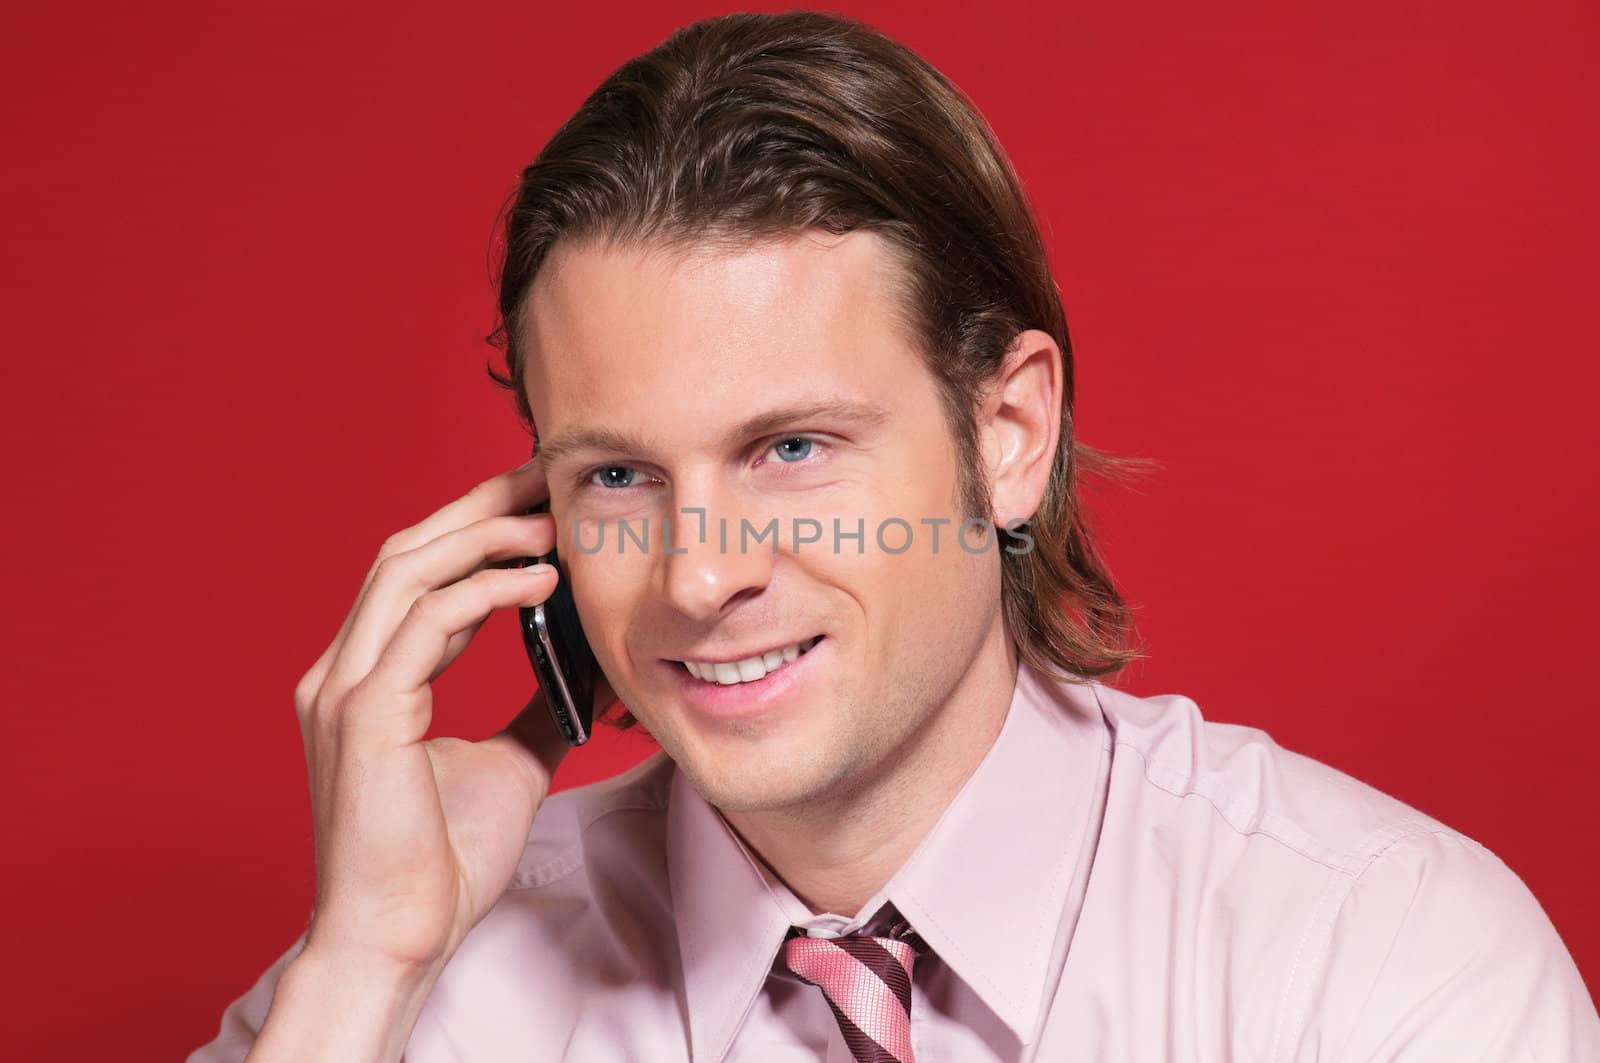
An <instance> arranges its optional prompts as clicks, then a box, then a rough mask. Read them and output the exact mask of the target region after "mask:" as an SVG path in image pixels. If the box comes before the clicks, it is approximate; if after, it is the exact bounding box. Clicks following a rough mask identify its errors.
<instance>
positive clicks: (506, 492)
mask: <svg viewBox="0 0 1600 1063" xmlns="http://www.w3.org/2000/svg"><path fill="white" fill-rule="evenodd" d="M548 494H549V491H548V480H547V478H546V476H545V473H544V470H543V468H541V467H540V465H539V464H538V463H537V462H534V461H532V460H530V461H526V462H524V463H523V464H521V465H519V466H518V467H517V468H515V469H509V470H507V471H505V472H502V473H499V474H498V475H496V476H492V477H490V478H489V479H487V480H484V481H483V482H481V483H479V484H477V485H476V486H475V487H473V488H472V489H471V490H470V491H468V492H467V493H466V494H465V495H462V496H461V497H460V498H458V499H456V500H455V501H454V502H451V503H449V504H448V505H446V506H443V507H442V508H440V509H438V510H437V511H435V512H434V513H432V514H430V515H429V516H427V517H426V518H424V519H423V520H421V521H419V522H418V523H416V524H413V525H412V526H411V527H409V528H406V529H404V530H403V531H399V532H396V533H395V534H394V535H391V536H390V537H389V538H388V539H387V540H386V541H385V542H384V544H383V546H382V547H381V548H380V549H379V551H378V557H377V559H376V560H374V561H373V563H372V567H371V568H369V569H368V570H367V575H366V578H365V579H363V580H362V583H361V588H360V589H359V590H358V591H357V592H356V596H355V601H354V602H353V603H352V604H351V606H350V610H349V612H347V613H345V617H344V620H343V622H342V623H341V624H340V625H339V630H338V632H337V633H336V634H335V635H334V636H333V641H332V642H330V643H329V644H328V647H327V649H325V650H323V652H322V655H321V656H320V657H318V658H317V660H316V662H315V663H313V664H312V666H311V668H310V669H309V670H307V672H306V674H305V676H304V677H302V679H301V681H300V684H299V686H297V688H296V690H297V698H298V696H299V692H300V691H302V690H303V691H304V695H305V699H306V700H309V699H310V698H314V697H316V696H317V695H318V694H319V693H320V692H321V690H322V686H323V684H324V683H325V682H326V681H327V676H328V673H329V671H330V670H331V668H332V666H333V662H334V660H336V659H337V657H338V655H339V651H340V649H341V648H342V647H343V645H344V641H345V639H346V638H347V637H348V635H349V633H350V629H351V627H353V626H354V624H355V619H356V617H357V616H358V615H360V612H361V604H362V602H363V600H364V599H365V598H366V596H367V591H368V590H369V589H370V588H371V586H372V581H373V579H374V578H375V577H376V576H377V573H378V569H379V566H380V565H382V563H383V562H384V560H385V559H386V558H388V557H390V556H392V555H394V554H398V553H403V552H404V551H406V550H410V549H414V548H415V547H416V546H418V545H420V544H422V543H424V542H427V541H428V540H430V539H434V538H437V537H438V536H439V535H440V534H442V533H443V532H445V531H449V530H453V529H455V528H458V527H462V526H465V525H466V524H469V523H471V522H473V521H475V520H478V519H481V518H482V517H484V516H490V515H496V514H500V513H524V512H526V511H527V510H529V509H531V508H532V507H533V506H534V505H535V504H537V503H538V502H539V501H541V500H542V499H544V498H545V497H547V496H548ZM497 507H498V508H497Z"/></svg>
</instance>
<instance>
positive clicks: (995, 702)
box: [723, 626, 1017, 917]
mask: <svg viewBox="0 0 1600 1063" xmlns="http://www.w3.org/2000/svg"><path fill="white" fill-rule="evenodd" d="M1016 676H1017V655H1016V649H1015V647H1014V646H1013V645H1012V643H1011V640H1010V638H1009V636H1007V635H1006V634H1005V632H1004V629H1003V626H1002V627H999V628H998V630H996V631H995V632H992V633H991V636H990V637H988V638H987V639H985V641H984V643H983V644H982V648H981V650H980V651H979V653H978V656H977V657H976V658H974V660H973V662H972V667H970V668H969V669H967V670H966V672H965V673H964V674H963V676H962V678H961V680H960V681H959V682H958V684H957V685H956V686H955V688H953V689H952V690H951V691H950V693H949V695H948V696H947V697H946V698H945V699H944V702H943V703H942V704H941V705H939V706H937V707H935V708H934V709H933V710H932V711H930V712H928V713H927V714H926V715H925V716H924V718H923V722H922V724H921V725H920V726H919V727H917V729H916V730H915V731H913V732H912V734H911V735H910V736H909V737H908V738H907V740H906V741H905V742H904V743H903V744H902V745H900V746H899V747H897V748H895V749H894V750H892V751H891V752H890V754H889V756H887V757H885V758H882V760H881V761H880V763H879V764H878V765H876V766H875V767H874V768H873V769H872V770H870V771H869V772H866V773H864V774H863V775H862V776H861V777H858V778H856V779H852V780H851V781H850V785H849V789H848V792H842V793H839V794H837V795H832V796H829V797H828V798H825V799H823V800H818V801H811V802H808V803H807V804H806V805H805V806H803V807H801V808H797V809H784V810H782V811H780V812H763V813H724V814H723V818H724V819H726V820H727V822H728V824H729V825H730V826H731V827H733V829H734V830H735V831H737V832H738V833H739V836H740V837H741V838H743V839H744V842H745V844H746V845H748V846H749V847H750V848H751V850H752V851H754V852H755V853H756V854H757V855H759V856H760V857H761V859H762V860H763V861H764V862H765V863H766V865H767V867H768V868H770V869H771V871H772V873H773V874H774V875H776V876H777V877H778V878H779V879H781V880H782V881H783V882H784V884H785V885H787V886H788V887H789V889H790V890H791V891H792V892H793V893H794V895H795V896H796V897H798V898H799V899H800V900H801V902H802V903H804V904H805V905H807V906H808V907H809V908H810V909H811V911H812V913H813V914H822V913H834V914H838V915H844V916H850V917H854V916H855V915H858V914H866V915H870V914H871V913H862V912H861V908H862V906H864V905H865V904H866V903H867V901H869V900H871V899H872V897H873V896H874V895H875V894H876V893H877V892H878V891H879V890H881V889H882V888H883V887H884V885H885V884H886V883H887V882H888V881H889V879H890V878H892V877H893V876H894V873H895V872H896V871H898V870H899V869H900V867H901V865H902V864H904V863H905V862H906V860H907V859H908V858H909V857H910V856H911V854H912V853H913V852H914V851H915V850H916V848H917V846H918V845H919V844H921V842H922V839H923V838H925V837H926V836H927V834H928V832H929V831H930V830H932V829H933V825H934V824H935V823H937V822H938V821H939V817H940V816H942V815H943V814H944V811H945V809H946V808H948V807H949V806H950V802H951V801H952V800H954V799H955V796H956V794H957V793H958V792H959V791H960V790H961V788H962V786H963V785H965V784H966V781H967V780H968V779H969V778H971V777H972V773H973V772H974V771H975V770H976V769H977V767H978V764H979V763H980V762H981V761H982V760H983V758H984V755H985V754H987V753H988V751H989V749H990V747H991V746H993V745H994V740H995V738H996V737H997V736H998V735H999V734H1000V728H1001V726H1002V725H1003V724H1004V723H1005V718H1006V712H1007V710H1008V709H1009V708H1010V706H1011V699H1012V695H1013V691H1014V689H1015V684H1016Z"/></svg>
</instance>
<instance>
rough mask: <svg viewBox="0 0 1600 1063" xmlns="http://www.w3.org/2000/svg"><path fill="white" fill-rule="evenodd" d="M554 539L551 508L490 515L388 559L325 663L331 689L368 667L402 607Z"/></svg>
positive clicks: (343, 685) (355, 678) (533, 551)
mask: <svg viewBox="0 0 1600 1063" xmlns="http://www.w3.org/2000/svg"><path fill="white" fill-rule="evenodd" d="M555 541H556V529H555V520H554V519H553V518H552V517H550V515H549V514H544V513H541V514H538V515H537V516H533V517H522V516H516V517H513V516H499V517H488V518H485V519H483V520H480V521H478V522H477V523H475V524H471V525H468V526H467V527H465V528H458V529H456V530H455V531H452V532H447V533H445V534H444V535H441V536H439V538H437V539H434V540H432V541H430V542H428V543H426V544H424V545H422V546H419V547H417V548H416V549H415V550H409V551H407V552H405V553H403V554H396V555H394V556H393V557H390V558H388V559H386V560H385V561H384V562H383V564H382V565H381V566H380V571H379V573H378V575H377V576H376V577H375V578H374V579H373V581H372V584H371V586H369V587H368V588H367V593H366V596H365V597H364V599H363V600H362V605H361V610H360V613H359V614H358V615H357V616H356V618H355V621H354V623H353V624H352V625H351V627H350V631H349V633H348V634H347V635H346V636H345V640H344V644H343V645H342V646H341V647H340V649H339V653H338V656H337V657H336V658H335V659H334V662H333V664H332V665H331V666H330V668H329V679H328V682H329V683H330V684H331V686H330V689H331V690H332V691H334V692H338V691H341V690H345V689H348V688H349V687H351V686H354V685H355V684H356V683H358V682H359V681H360V680H361V677H362V676H364V675H366V674H367V672H369V671H371V670H372V666H373V665H374V664H376V663H377V660H378V656H379V655H380V654H381V653H382V652H383V648H384V646H385V645H387V644H388V642H389V640H390V639H391V638H393V637H394V633H395V631H396V630H397V629H398V628H399V626H400V624H401V622H402V620H403V618H404V617H405V614H406V610H408V609H409V608H411V605H412V603H413V602H415V601H416V600H417V599H418V598H419V597H421V596H422V595H424V594H427V593H428V592H430V591H433V590H435V589H437V588H440V587H444V586H446V585H448V584H451V583H455V582H457V581H458V580H461V579H464V578H466V577H468V576H470V575H472V574H473V573H474V572H476V571H480V570H484V569H483V565H484V562H485V561H487V560H489V559H491V558H512V557H532V556H537V555H539V554H544V553H548V552H549V551H550V549H551V548H552V547H553V546H554V545H555ZM490 571H510V572H516V571H518V570H516V569H504V570H499V569H497V570H490ZM442 659H443V655H441V660H442ZM443 663H448V661H444V662H443Z"/></svg>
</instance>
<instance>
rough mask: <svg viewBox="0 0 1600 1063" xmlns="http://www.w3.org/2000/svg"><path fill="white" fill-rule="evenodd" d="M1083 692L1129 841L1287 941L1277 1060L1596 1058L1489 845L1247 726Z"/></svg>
mask: <svg viewBox="0 0 1600 1063" xmlns="http://www.w3.org/2000/svg"><path fill="white" fill-rule="evenodd" d="M1095 693H1096V696H1097V698H1098V699H1099V701H1100V705H1101V709H1102V712H1103V713H1104V714H1105V717H1106V720H1107V723H1108V726H1109V727H1110V728H1111V729H1112V731H1113V732H1114V736H1113V739H1112V741H1113V749H1114V754H1113V765H1114V766H1113V791H1112V799H1113V800H1114V801H1120V802H1121V804H1122V812H1123V815H1124V818H1123V820H1122V823H1123V824H1124V827H1125V829H1126V830H1127V831H1128V832H1129V833H1130V834H1132V835H1134V836H1135V840H1134V841H1133V842H1132V843H1131V844H1133V845H1136V846H1137V845H1149V844H1167V846H1168V849H1169V850H1170V851H1175V852H1178V853H1181V854H1182V859H1184V860H1187V861H1191V862H1192V863H1191V865H1190V870H1191V871H1192V870H1195V869H1203V871H1204V873H1203V874H1196V875H1194V876H1192V877H1193V878H1196V879H1200V880H1203V881H1205V882H1206V883H1208V884H1209V885H1208V889H1209V890H1210V891H1211V898H1212V900H1214V901H1216V902H1218V903H1220V904H1224V905H1226V904H1229V903H1231V902H1233V901H1237V900H1240V899H1242V898H1247V899H1248V900H1249V902H1250V903H1249V904H1248V905H1244V906H1241V907H1240V909H1239V910H1247V911H1251V912H1256V913H1271V915H1263V916H1262V917H1263V918H1270V919H1281V920H1282V922H1281V924H1280V926H1279V928H1280V929H1285V930H1286V929H1288V928H1289V927H1291V926H1292V927H1293V928H1294V930H1293V933H1291V934H1286V935H1285V937H1284V940H1283V942H1282V943H1281V944H1282V945H1284V946H1288V947H1287V951H1286V952H1284V953H1283V955H1282V956H1281V957H1280V958H1281V959H1282V960H1283V964H1284V965H1283V966H1282V968H1281V969H1280V975H1281V992H1282V995H1281V997H1280V998H1279V1007H1278V1008H1277V1009H1276V1023H1277V1031H1278V1033H1277V1038H1276V1039H1275V1044H1276V1046H1277V1047H1283V1046H1284V1044H1285V1042H1287V1043H1290V1044H1294V1045H1298V1046H1299V1047H1300V1048H1301V1049H1303V1050H1307V1051H1309V1054H1310V1055H1311V1056H1315V1057H1317V1058H1322V1057H1324V1056H1325V1057H1328V1058H1335V1057H1336V1058H1352V1059H1365V1058H1390V1056H1391V1054H1392V1053H1393V1052H1394V1051H1395V1050H1396V1048H1397V1047H1398V1046H1401V1045H1408V1046H1410V1047H1411V1049H1412V1050H1417V1049H1418V1047H1419V1046H1424V1045H1425V1046H1428V1047H1427V1049H1426V1050H1425V1051H1422V1052H1421V1054H1420V1055H1418V1056H1416V1057H1412V1056H1407V1055H1404V1054H1403V1053H1402V1056H1401V1058H1430V1059H1431V1058H1439V1059H1444V1058H1492V1059H1507V1060H1510V1059H1518V1060H1523V1059H1527V1060H1546V1059H1548V1060H1555V1059H1566V1058H1587V1057H1585V1056H1583V1055H1582V1054H1581V1051H1579V1049H1580V1046H1582V1050H1586V1051H1590V1052H1596V1053H1600V1020H1597V1018H1596V1014H1595V1009H1594V1005H1593V1003H1592V1002H1591V1001H1590V998H1589V996H1588V994H1587V990H1586V987H1585V985H1584V983H1583V980H1582V978H1581V976H1580V975H1579V974H1578V971H1577V968H1576V966H1575V964H1574V963H1573V960H1572V957H1571V954H1570V953H1569V952H1568V950H1567V948H1566V946H1565V944H1564V943H1563V942H1562V940H1561V938H1560V936H1559V935H1558V934H1557V932H1556V929H1555V927H1554V926H1553V925H1552V924H1551V922H1550V919H1549V917H1548V915H1547V914H1546V913H1545V911H1544V909H1543V908H1542V907H1541V906H1540V904H1539V902H1538V900H1537V899H1536V898H1535V897H1534V895H1533V893H1532V892H1531V891H1530V890H1529V888H1528V886H1527V885H1526V884H1525V883H1524V882H1523V880H1522V879H1521V878H1520V877H1519V876H1518V875H1517V874H1516V872H1514V871H1513V870H1512V869H1511V868H1510V867H1509V866H1507V864H1506V863H1505V862H1504V861H1503V860H1502V859H1501V858H1500V857H1499V856H1497V855H1496V854H1495V853H1494V852H1492V851H1491V850H1490V849H1489V848H1487V847H1486V846H1484V845H1483V844H1481V843H1480V842H1478V841H1477V840H1475V839H1473V838H1471V837H1469V836H1468V835H1466V834H1464V833H1462V832H1461V831H1459V830H1456V829H1453V828H1452V827H1450V826H1448V825H1446V824H1445V823H1443V822H1441V821H1439V820H1438V819H1436V818H1434V817H1432V816H1429V815H1427V814H1425V813H1423V812H1421V811H1419V810H1418V809H1416V808H1414V807H1412V806H1411V805H1408V804H1406V803H1405V802H1403V801H1401V800H1399V799H1398V798H1395V797H1393V796H1391V795H1389V794H1386V793H1384V792H1382V791H1381V790H1379V789H1377V788H1376V787H1374V786H1371V785H1369V784H1367V783H1364V782H1362V781H1361V780H1359V779H1356V778H1354V777H1352V776H1350V775H1348V774H1346V773H1345V772H1342V771H1340V770H1338V769H1336V768H1334V767H1332V766H1330V765H1328V764H1325V763H1322V762H1321V761H1318V760H1315V759H1313V758H1311V757H1308V756H1304V755H1302V754H1300V753H1297V752H1295V751H1293V750H1290V749H1286V748H1284V747H1283V746H1281V745H1279V744H1278V742H1277V741H1275V740H1274V739H1273V738H1272V737H1271V735H1269V734H1268V733H1267V732H1265V731H1263V730H1261V729H1260V728H1256V727H1248V726H1242V725H1237V724H1229V723H1221V722H1217V721H1212V720H1207V719H1205V717H1204V715H1203V714H1202V712H1201V710H1200V707H1199V705H1197V704H1196V702H1195V701H1194V700H1192V699H1191V698H1188V697H1185V696H1183V695H1175V694H1169V695H1160V696H1155V697H1136V696H1134V695H1131V694H1128V693H1125V692H1122V691H1118V690H1116V689H1114V688H1111V687H1107V686H1104V685H1103V684H1096V685H1095ZM1118 761H1121V763H1118ZM1119 786H1120V790H1119V789H1118V787H1119ZM1171 837H1177V838H1180V839H1182V843H1181V844H1174V843H1169V842H1164V841H1163V839H1167V838H1171ZM1140 839H1142V840H1140ZM1252 853H1253V854H1254V855H1250V854H1252ZM1291 942H1292V946H1291V945H1290V943H1291ZM1272 952H1273V950H1271V949H1268V950H1267V953H1268V954H1269V955H1270V954H1272ZM1262 958H1263V959H1265V958H1266V957H1265V956H1263V957H1262ZM1269 962H1270V961H1269ZM1313 1047H1314V1051H1313V1050H1310V1049H1311V1048H1313ZM1485 1052H1487V1053H1488V1054H1487V1055H1485V1054H1484V1053H1485ZM1574 1052H1576V1053H1577V1054H1570V1053H1574ZM1430 1053H1432V1054H1430ZM1290 1054H1291V1055H1293V1054H1294V1053H1292V1052H1291V1053H1290ZM1275 1058H1276V1057H1275ZM1295 1058H1300V1056H1299V1055H1295ZM1594 1058H1600V1054H1597V1055H1596V1056H1595V1057H1594Z"/></svg>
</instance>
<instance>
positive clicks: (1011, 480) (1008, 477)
mask: <svg viewBox="0 0 1600 1063" xmlns="http://www.w3.org/2000/svg"><path fill="white" fill-rule="evenodd" d="M977 423H978V444H979V452H980V453H981V454H982V455H983V460H984V463H985V466H986V468H987V472H988V476H989V506H990V511H989V512H990V519H991V520H992V521H993V522H994V523H995V524H996V525H998V526H1000V527H1005V526H1006V524H1007V522H1009V521H1011V520H1018V521H1022V520H1029V519H1031V518H1032V517H1033V515H1034V513H1036V512H1038V509H1039V502H1040V500H1041V499H1043V498H1044V490H1045V485H1046V484H1047V483H1048V482H1049V479H1050V468H1051V466H1052V465H1053V464H1054V462H1055V456H1056V445H1057V443H1058V441H1059V439H1060V435H1061V348H1060V346H1058V345H1057V344H1056V341H1055V340H1053V339H1052V338H1051V337H1050V334H1049V333H1048V332H1044V331H1041V330H1039V329H1028V330H1026V331H1024V332H1019V333H1017V336H1016V338H1015V339H1013V340H1012V341H1011V346H1010V347H1009V348H1007V350H1006V356H1005V361H1004V363H1003V365H1002V367H1001V369H1000V372H999V374H998V375H997V376H996V377H995V378H994V380H993V381H992V382H991V384H990V386H989V388H988V390H987V391H986V392H985V393H984V397H983V400H982V402H981V404H980V405H979V407H978V422H977Z"/></svg>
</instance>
